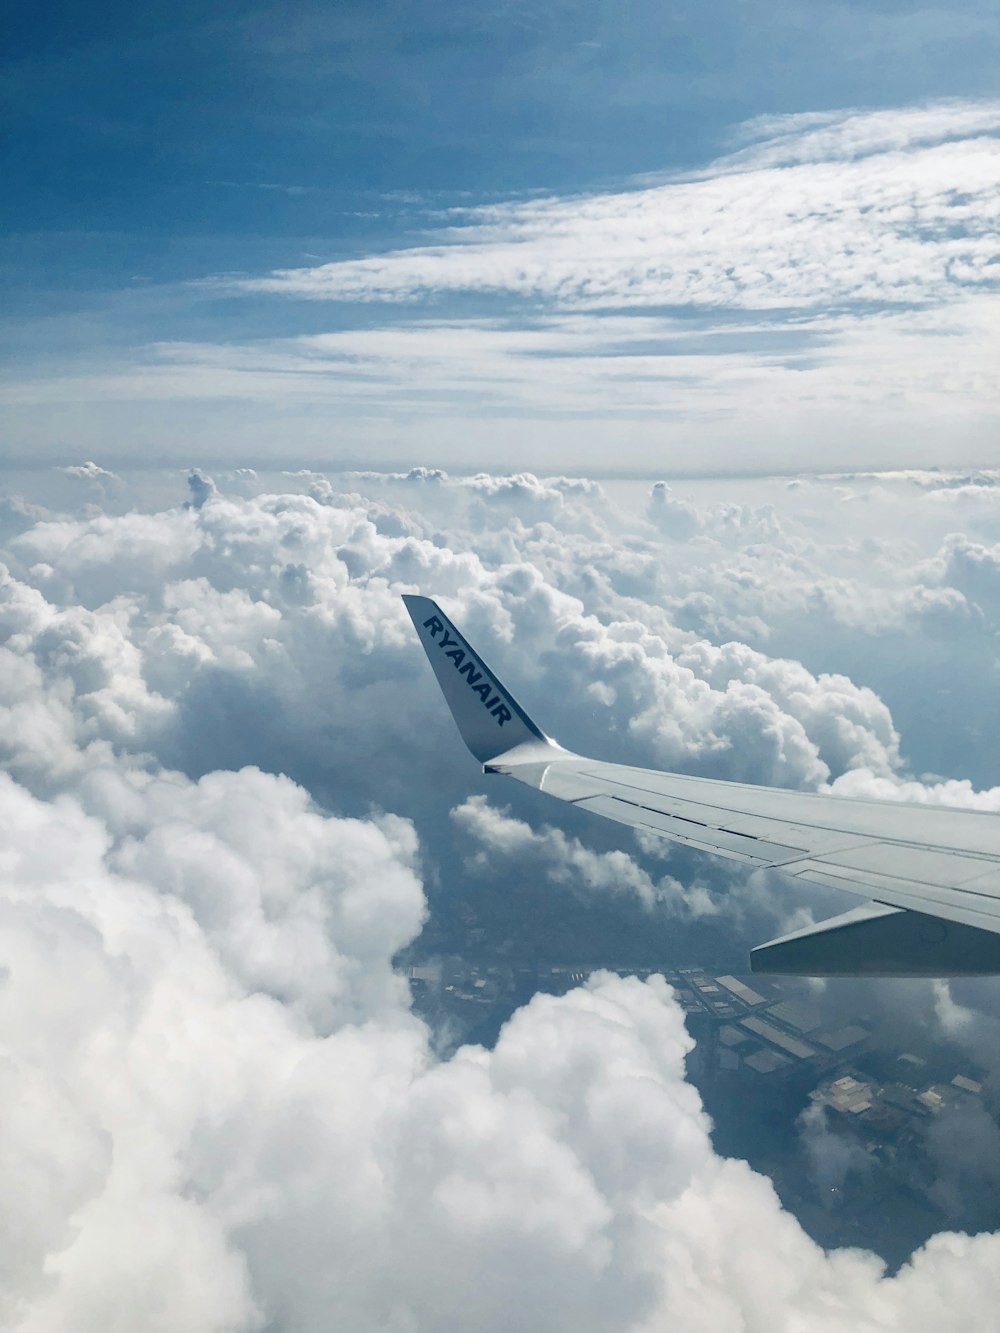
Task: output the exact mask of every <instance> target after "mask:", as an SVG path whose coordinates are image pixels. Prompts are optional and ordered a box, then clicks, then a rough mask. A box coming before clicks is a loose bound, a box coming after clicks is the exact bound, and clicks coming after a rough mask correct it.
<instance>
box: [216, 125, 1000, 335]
mask: <svg viewBox="0 0 1000 1333" xmlns="http://www.w3.org/2000/svg"><path fill="white" fill-rule="evenodd" d="M803 119H804V120H805V124H803V123H802V122H803ZM761 128H764V129H765V130H767V131H770V135H769V137H768V138H766V139H764V140H763V141H762V142H759V143H757V144H755V145H754V146H753V147H751V148H746V149H743V150H742V151H741V152H739V153H737V154H736V155H734V156H733V157H731V158H728V159H723V160H722V161H721V162H717V163H714V164H713V165H712V166H711V167H709V168H708V169H707V170H706V171H704V172H701V173H698V174H695V175H691V176H685V177H680V178H675V179H670V180H667V181H665V182H663V183H661V184H656V185H651V186H648V187H646V188H644V189H637V190H628V191H623V192H616V193H607V194H595V195H590V196H586V197H582V198H581V197H571V198H552V197H550V198H543V199H533V200H528V201H519V202H514V203H505V204H500V205H492V206H489V207H482V208H474V209H470V210H464V211H458V212H456V214H455V215H454V225H453V226H452V227H451V228H450V229H449V230H448V231H446V233H445V235H444V237H443V238H442V240H441V241H440V243H438V244H435V245H429V246H418V247H412V248H408V249H404V250H396V251H392V252H390V253H388V254H385V255H377V256H369V257H366V258H362V259H355V260H346V261H338V262H336V263H331V264H323V265H319V266H315V267H309V268H296V269H284V270H279V271H277V272H275V273H272V274H270V275H268V276H267V277H262V278H251V279H246V280H243V281H241V282H240V283H239V286H240V287H242V288H244V289H248V290H253V291H260V292H276V293H283V294H287V295H289V296H297V297H307V298H312V299H319V300H322V299H333V300H411V299H414V298H416V297H418V296H421V295H425V294H429V293H444V292H452V293H454V292H467V291H480V292H503V293H510V294H514V295H518V296H527V297H536V298H537V297H542V298H545V299H548V300H550V301H553V302H555V303H556V304H558V305H560V306H563V307H566V306H569V307H575V308H584V309H597V308H619V307H624V308H630V307H636V306H639V307H641V306H689V305H691V306H696V307H702V306H708V307H719V306H723V307H725V306H729V307H734V308H736V309H740V310H745V309H762V310H774V309H781V308H800V309H817V308H828V307H829V306H831V305H833V306H839V305H843V304H845V303H855V302H864V303H869V302H870V303H876V304H883V303H893V304H895V303H899V302H908V303H909V302H917V303H924V302H927V301H939V300H943V299H950V298H953V297H954V296H955V295H958V294H966V293H967V292H968V291H969V290H975V289H976V288H977V287H981V286H986V287H990V286H994V285H995V284H996V281H997V276H996V271H995V267H994V265H993V262H992V261H993V260H994V258H995V246H994V244H993V239H992V238H993V236H994V235H995V232H996V225H997V220H998V216H1000V203H998V200H1000V194H998V191H997V186H998V184H1000V146H998V144H997V142H996V140H995V137H994V136H995V135H996V131H997V130H998V129H1000V104H998V103H989V104H986V105H978V106H963V105H955V104H948V105H942V106H939V107H935V108H922V109H916V110H904V111H899V112H895V113H886V112H880V113H877V114H870V115H868V114H863V113H853V114H846V115H843V116H841V117H839V118H829V119H828V120H827V122H826V123H825V124H823V125H822V126H818V127H817V126H816V125H815V124H814V123H813V120H812V118H811V117H805V118H803V117H791V118H789V119H788V121H786V122H782V121H781V120H777V121H775V120H773V119H772V120H770V121H768V122H766V124H765V125H764V126H763V127H761V126H760V125H758V126H757V131H758V132H759V131H760V129H761ZM751 132H752V127H751Z"/></svg>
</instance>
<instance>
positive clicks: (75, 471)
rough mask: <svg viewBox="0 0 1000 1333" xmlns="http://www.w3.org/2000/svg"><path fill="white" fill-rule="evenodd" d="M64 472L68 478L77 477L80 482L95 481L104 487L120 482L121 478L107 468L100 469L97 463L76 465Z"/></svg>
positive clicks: (65, 468) (64, 469)
mask: <svg viewBox="0 0 1000 1333" xmlns="http://www.w3.org/2000/svg"><path fill="white" fill-rule="evenodd" d="M62 471H63V472H64V473H65V474H66V476H67V477H77V478H79V480H80V481H93V482H96V483H97V484H98V485H103V483H104V482H108V481H120V480H121V478H120V477H118V476H116V474H115V473H114V472H109V471H108V470H107V469H106V468H103V467H99V466H98V464H97V463H92V462H87V463H78V464H74V465H73V466H71V467H64V468H63V469H62Z"/></svg>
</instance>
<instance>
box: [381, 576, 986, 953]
mask: <svg viewBox="0 0 1000 1333" xmlns="http://www.w3.org/2000/svg"><path fill="white" fill-rule="evenodd" d="M403 600H404V601H405V603H406V607H407V610H408V611H409V613H410V617H411V618H412V620H413V623H414V626H415V628H416V630H417V634H418V635H419V637H420V641H421V643H422V644H423V647H424V650H425V651H426V653H427V656H428V658H429V659H430V662H431V666H432V667H433V669H434V673H435V675H436V676H437V679H438V682H439V684H440V685H441V688H442V691H443V692H444V695H445V699H446V700H447V702H448V705H449V707H450V708H451V712H452V715H453V717H454V719H455V722H456V723H457V725H458V729H459V732H460V733H461V735H462V739H463V740H464V741H465V742H466V744H467V745H468V747H469V749H470V750H471V751H472V753H473V755H474V756H475V757H476V758H477V759H478V760H479V761H480V763H482V764H483V767H484V771H485V772H487V773H502V774H504V775H506V776H507V777H512V778H516V779H517V780H518V781H519V782H523V783H526V784H527V785H528V786H529V787H537V788H538V789H539V790H540V791H543V792H546V793H547V794H548V795H550V796H555V797H558V798H559V799H560V800H563V801H569V802H570V803H571V804H573V805H576V806H580V807H581V808H582V809H584V810H590V811H592V812H593V813H594V814H598V815H604V816H605V818H607V819H613V820H615V821H616V822H618V823H620V824H628V825H630V826H631V827H632V828H636V829H641V830H643V831H644V832H646V833H652V834H656V835H658V836H660V837H663V838H667V839H669V840H670V841H672V842H677V843H680V844H682V845H683V846H686V847H696V848H698V849H699V850H701V851H705V852H711V853H713V854H714V855H716V856H723V857H727V858H728V859H730V860H733V861H738V862H741V863H742V864H743V865H746V866H747V867H749V868H750V869H769V870H778V871H780V872H781V873H782V874H784V875H788V876H790V877H791V878H793V879H797V880H800V881H802V882H803V883H805V884H823V885H829V886H831V887H833V888H837V889H846V890H847V891H848V892H850V893H855V894H859V895H861V896H862V897H863V898H865V899H868V900H869V901H868V902H867V903H866V905H864V906H862V907H860V908H856V909H855V910H854V911H851V912H847V913H845V914H844V915H843V916H839V917H836V918H834V919H832V920H829V921H823V922H821V923H820V924H819V925H817V926H811V927H808V928H807V929H805V930H800V931H796V932H794V933H793V934H791V935H785V936H782V937H781V938H780V939H776V940H771V941H770V942H769V943H767V944H763V945H760V946H758V947H757V948H756V949H754V950H753V951H752V953H751V956H750V961H751V968H752V970H753V971H755V972H770V973H798V974H801V975H807V976H982V975H993V974H1000V815H995V814H989V813H982V812H979V811H969V810H953V809H948V808H946V807H941V806H927V805H914V804H903V803H897V802H890V801H859V800H854V799H849V798H846V797H840V796H833V795H828V794H819V793H813V792H798V791H786V790H782V789H778V788H773V787H757V786H751V785H748V784H746V783H740V782H724V781H719V780H715V779H711V778H694V777H686V776H684V775H683V774H679V773H662V772H657V771H655V770H652V769H645V768H632V767H630V766H629V765H627V764H609V763H603V762H601V761H600V760H596V759H587V758H585V757H583V756H581V755H578V754H573V753H572V752H571V751H569V750H565V749H563V748H562V746H560V745H557V744H556V742H555V741H553V740H552V739H551V738H550V737H548V736H546V735H545V733H544V732H543V731H541V730H540V728H539V727H537V726H536V724H535V723H534V722H533V721H532V720H531V718H530V717H529V716H528V714H527V713H526V712H525V711H524V709H523V708H521V706H520V705H519V704H518V703H517V701H516V700H515V699H514V698H513V696H512V695H511V694H510V692H509V691H508V690H507V689H506V688H505V687H504V686H503V685H502V684H501V683H500V681H499V680H498V679H497V677H496V676H495V675H494V674H493V672H492V671H490V669H489V668H488V667H487V666H486V664H485V663H484V662H483V659H482V658H481V657H480V656H479V655H478V654H477V653H475V652H474V651H473V649H472V648H471V647H470V646H469V644H468V642H467V641H466V640H465V639H464V638H463V637H462V635H461V634H460V633H459V632H458V630H457V629H456V628H455V626H454V625H453V624H452V622H451V621H450V620H449V619H448V617H447V616H446V615H445V614H444V612H443V611H442V610H441V608H440V607H439V606H438V605H437V604H436V603H435V602H433V601H431V599H430V598H428V597H417V596H405V597H404V598H403Z"/></svg>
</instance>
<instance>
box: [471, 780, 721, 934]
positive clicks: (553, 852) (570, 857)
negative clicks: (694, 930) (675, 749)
mask: <svg viewBox="0 0 1000 1333" xmlns="http://www.w3.org/2000/svg"><path fill="white" fill-rule="evenodd" d="M451 817H452V819H453V820H454V821H455V823H456V824H457V825H458V827H459V828H460V829H461V830H462V832H463V834H464V835H465V836H466V837H467V838H469V839H470V840H471V841H472V842H473V844H474V845H476V846H477V847H478V850H477V851H476V852H475V853H474V854H473V855H472V856H471V857H470V858H469V866H470V868H471V869H473V870H479V871H482V870H485V869H486V868H487V867H488V866H489V867H490V868H491V869H493V870H494V871H495V870H496V867H497V862H498V861H500V862H504V861H506V862H508V863H510V865H511V873H513V874H515V875H518V876H534V875H542V876H544V877H545V878H547V879H549V880H551V881H553V882H555V883H563V884H567V883H568V884H572V885H574V886H579V887H580V888H582V889H584V890H589V891H591V892H596V893H614V894H618V893H624V894H634V895H635V897H636V898H637V899H638V900H639V902H640V903H641V904H642V905H643V907H645V908H647V909H648V910H652V909H653V908H657V909H660V910H664V911H667V912H670V913H677V914H678V915H686V916H690V917H699V916H710V915H713V914H714V913H715V912H717V911H718V910H719V909H718V906H717V905H716V904H715V903H713V901H712V899H711V897H710V895H709V894H708V892H707V891H706V889H705V887H704V886H703V885H701V884H691V885H689V886H687V887H684V886H682V885H681V884H679V883H678V882H677V880H676V879H673V878H672V877H671V876H670V875H663V876H662V877H661V878H659V879H657V880H654V879H653V878H652V877H651V876H650V875H649V874H648V873H647V872H646V871H645V870H644V869H643V868H642V867H641V866H639V865H637V864H636V863H635V861H633V859H632V858H631V857H630V856H629V855H628V854H627V853H625V852H603V853H599V852H594V851H591V850H590V849H589V848H587V847H585V846H584V845H583V844H582V843H581V842H580V841H579V840H578V839H577V838H567V837H566V835H565V833H563V832H562V830H561V829H557V828H551V827H549V826H548V825H544V826H543V827H542V828H541V829H539V830H538V831H536V830H535V829H533V828H532V827H531V826H530V825H529V824H526V823H525V822H524V821H523V820H520V819H512V818H511V817H510V813H509V811H507V810H502V809H497V808H496V807H494V806H491V805H489V804H488V803H487V800H486V797H485V796H470V797H469V799H468V800H467V801H464V802H463V803H462V804H461V805H459V806H456V807H455V808H454V809H453V810H452V812H451Z"/></svg>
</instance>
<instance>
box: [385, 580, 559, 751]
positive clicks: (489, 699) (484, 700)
mask: <svg viewBox="0 0 1000 1333" xmlns="http://www.w3.org/2000/svg"><path fill="white" fill-rule="evenodd" d="M403 601H404V602H405V603H406V609H407V611H409V613H410V619H411V620H412V621H413V624H414V628H415V629H416V631H417V634H418V635H419V637H420V642H421V643H422V644H423V648H424V652H425V653H426V654H427V656H428V658H429V659H430V663H431V666H432V667H433V668H434V674H435V676H437V678H438V684H439V685H440V686H441V690H442V692H443V694H444V697H445V700H446V701H447V704H448V707H449V708H450V709H451V715H452V717H453V718H454V719H455V722H456V723H457V725H458V730H459V732H460V733H461V736H462V740H463V741H465V743H466V745H467V746H468V747H469V749H470V750H471V751H472V753H473V754H474V755H475V757H476V758H477V759H478V760H479V762H480V763H481V764H486V763H488V762H489V761H490V760H491V759H495V758H496V757H497V755H501V754H506V753H507V751H508V750H512V749H514V747H515V746H518V745H525V744H533V745H537V744H538V743H539V742H541V743H542V744H544V745H549V744H551V742H550V741H549V738H548V736H546V735H545V733H544V732H543V731H542V730H541V729H540V728H539V727H537V726H536V725H535V724H534V722H532V720H531V718H530V717H529V716H528V714H527V713H526V712H525V711H524V709H523V708H522V707H521V705H520V704H519V703H518V702H517V700H516V699H515V698H514V696H513V695H512V694H511V693H510V691H509V690H507V689H505V688H504V687H503V685H501V684H500V682H499V680H497V678H496V676H495V675H494V674H493V672H492V671H491V670H490V669H489V667H488V666H487V665H486V663H485V662H484V661H483V659H482V658H481V657H480V656H479V654H478V653H474V652H473V651H472V649H471V648H470V647H469V643H468V640H466V639H465V638H463V636H462V635H461V634H459V632H458V630H457V629H456V628H455V626H454V625H453V624H452V623H451V621H450V620H449V619H448V617H447V616H446V615H445V613H444V612H443V611H442V610H441V608H440V607H439V606H438V604H437V602H433V601H431V599H430V598H429V597H417V596H414V595H413V594H404V596H403Z"/></svg>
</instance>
